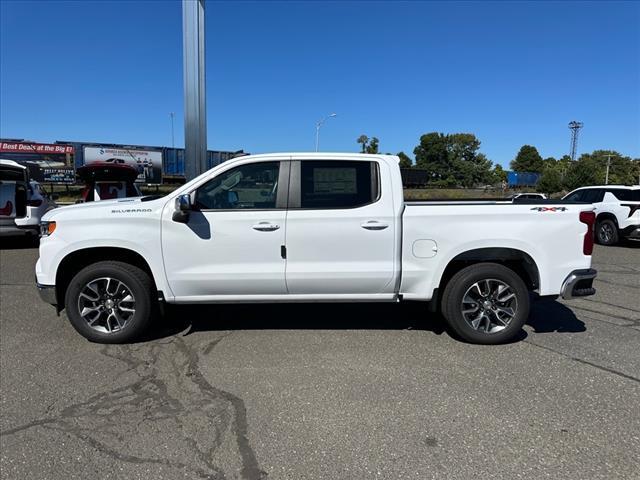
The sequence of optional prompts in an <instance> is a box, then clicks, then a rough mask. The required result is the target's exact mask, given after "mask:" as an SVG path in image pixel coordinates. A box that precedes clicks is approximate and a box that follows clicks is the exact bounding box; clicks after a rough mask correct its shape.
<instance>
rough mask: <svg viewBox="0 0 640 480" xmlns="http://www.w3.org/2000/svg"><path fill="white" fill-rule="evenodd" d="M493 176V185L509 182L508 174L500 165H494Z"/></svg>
mask: <svg viewBox="0 0 640 480" xmlns="http://www.w3.org/2000/svg"><path fill="white" fill-rule="evenodd" d="M491 174H492V176H493V180H492V183H498V182H506V181H507V172H505V170H504V168H502V165H500V164H499V163H496V164H495V165H494V167H493V171H492V172H491Z"/></svg>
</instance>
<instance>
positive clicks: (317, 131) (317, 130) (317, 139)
mask: <svg viewBox="0 0 640 480" xmlns="http://www.w3.org/2000/svg"><path fill="white" fill-rule="evenodd" d="M336 115H337V113H331V114H329V115H327V116H326V117H324V118H322V119H320V120H318V121H317V122H316V152H317V151H318V147H319V146H320V127H321V126H322V124H323V123H324V121H325V120H326V119H327V118H332V117H335V116H336Z"/></svg>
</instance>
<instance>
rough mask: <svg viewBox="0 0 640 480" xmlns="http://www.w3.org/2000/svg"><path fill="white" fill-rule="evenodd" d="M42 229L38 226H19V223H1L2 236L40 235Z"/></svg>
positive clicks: (0, 233)
mask: <svg viewBox="0 0 640 480" xmlns="http://www.w3.org/2000/svg"><path fill="white" fill-rule="evenodd" d="M39 233H40V229H39V228H38V227H37V226H36V227H18V226H17V225H15V224H14V225H0V237H13V236H18V235H38V234H39Z"/></svg>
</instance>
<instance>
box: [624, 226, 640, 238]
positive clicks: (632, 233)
mask: <svg viewBox="0 0 640 480" xmlns="http://www.w3.org/2000/svg"><path fill="white" fill-rule="evenodd" d="M620 235H621V236H623V237H626V238H640V225H629V226H628V227H626V228H623V229H622V230H620Z"/></svg>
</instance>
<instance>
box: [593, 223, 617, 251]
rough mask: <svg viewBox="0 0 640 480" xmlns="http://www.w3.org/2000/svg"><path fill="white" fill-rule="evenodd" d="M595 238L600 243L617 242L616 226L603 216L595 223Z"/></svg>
mask: <svg viewBox="0 0 640 480" xmlns="http://www.w3.org/2000/svg"><path fill="white" fill-rule="evenodd" d="M596 240H597V241H598V243H599V244H600V245H615V244H616V243H618V240H619V235H618V226H617V225H616V222H614V221H613V220H609V219H608V218H605V219H604V220H600V221H599V222H598V223H597V224H596Z"/></svg>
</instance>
